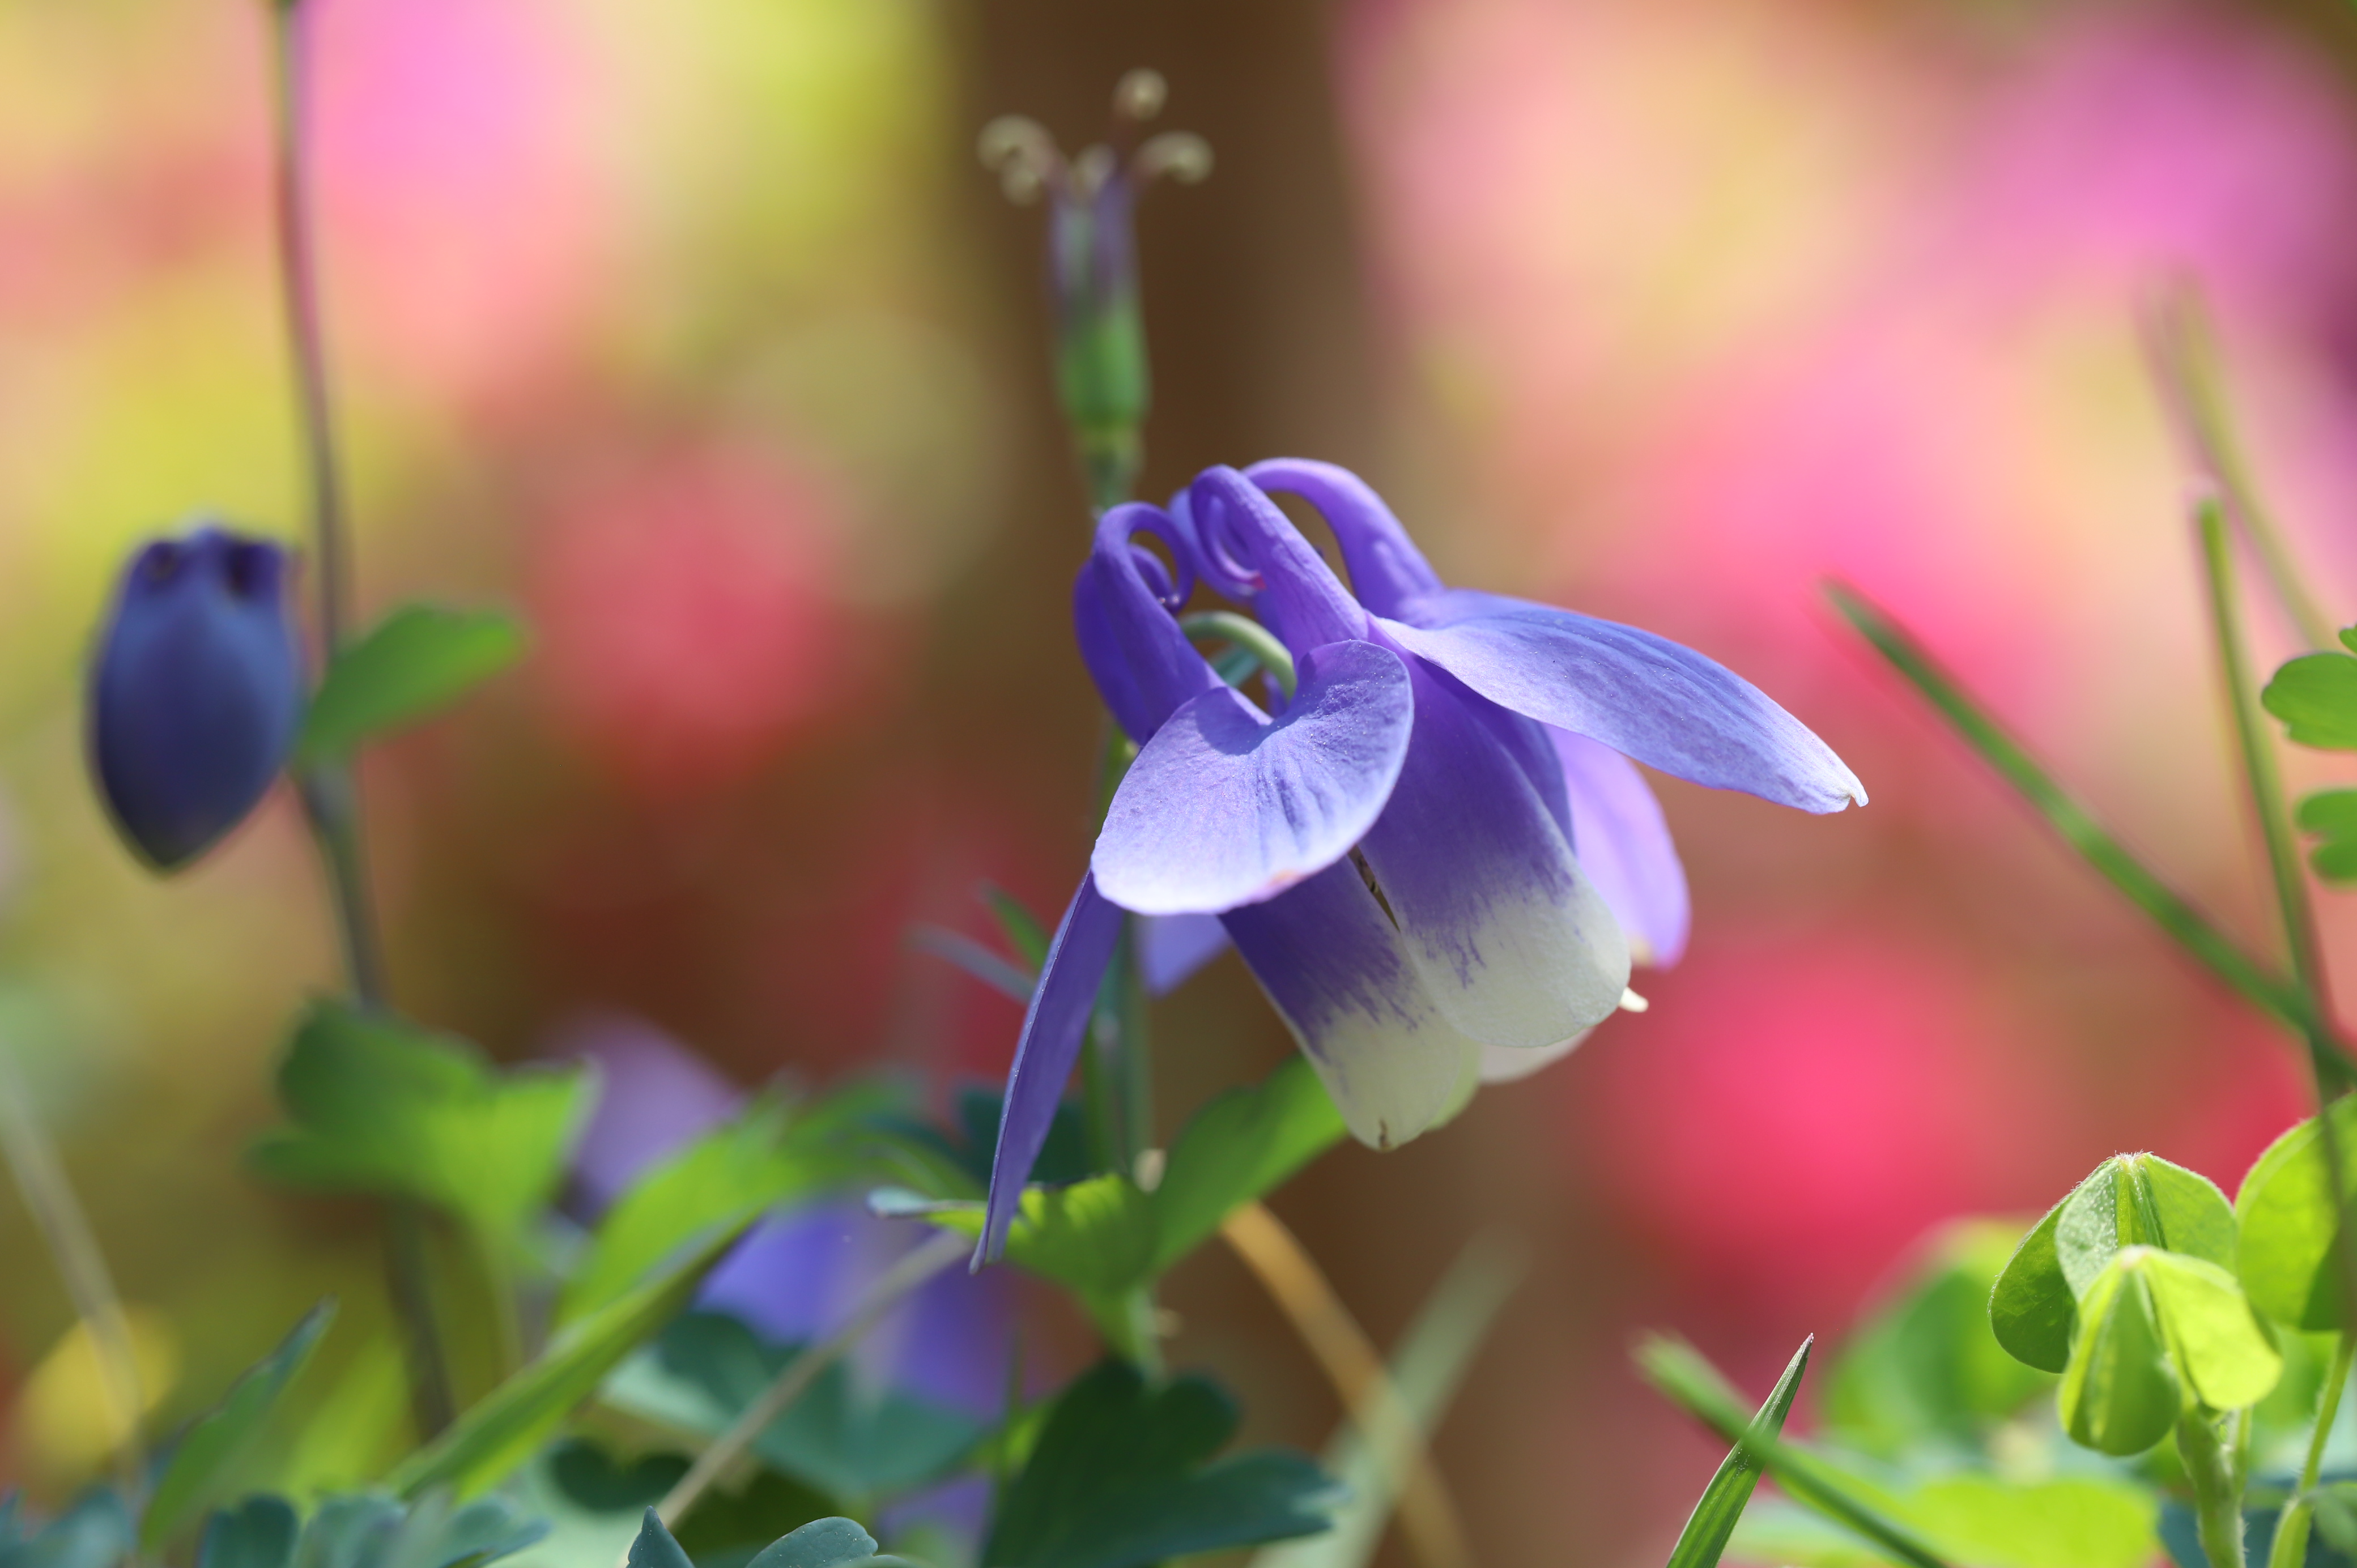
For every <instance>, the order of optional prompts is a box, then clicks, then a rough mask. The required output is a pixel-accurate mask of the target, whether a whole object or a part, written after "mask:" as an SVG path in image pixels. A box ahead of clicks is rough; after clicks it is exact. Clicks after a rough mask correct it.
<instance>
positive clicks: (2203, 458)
mask: <svg viewBox="0 0 2357 1568" xmlns="http://www.w3.org/2000/svg"><path fill="white" fill-rule="evenodd" d="M2152 341H2153V349H2154V352H2153V360H2154V363H2155V365H2156V367H2157V369H2158V372H2159V381H2160V386H2161V392H2162V395H2163V396H2164V398H2166V399H2167V401H2168V402H2169V405H2170V408H2171V411H2172V412H2173V413H2175V414H2176V417H2177V423H2178V425H2179V429H2180V431H2181V432H2182V434H2183V435H2184V437H2185V440H2186V444H2187V445H2188V446H2190V447H2191V448H2192V457H2193V462H2194V465H2195V467H2198V468H2199V469H2201V473H2202V475H2203V477H2204V478H2207V479H2209V480H2210V482H2211V483H2212V484H2213V485H2215V486H2216V487H2217V489H2218V490H2219V492H2220V493H2221V494H2222V495H2223V496H2224V497H2225V498H2226V503H2227V507H2228V509H2229V510H2231V511H2232V513H2233V519H2234V521H2235V522H2236V523H2238V524H2239V525H2240V526H2241V528H2242V531H2243V533H2244V537H2245V538H2247V539H2249V540H2250V542H2251V548H2252V549H2253V550H2254V551H2255V552H2256V553H2257V554H2258V557H2259V564H2260V566H2261V569H2262V570H2264V571H2265V573H2266V578H2267V584H2268V586H2269V587H2271V588H2272V589H2274V591H2275V596H2276V602H2277V603H2278V604H2280V605H2281V606H2282V607H2283V610H2284V614H2285V616H2286V617H2287V618H2289V620H2290V621H2291V623H2292V625H2293V627H2294V628H2297V629H2298V632H2299V635H2300V637H2301V638H2302V639H2304V640H2305V641H2306V642H2307V643H2308V645H2309V647H2311V648H2331V647H2334V646H2335V643H2334V641H2333V637H2332V628H2331V624H2330V622H2329V621H2327V620H2326V619H2325V618H2324V614H2323V612H2322V611H2321V610H2320V609H2319V608H2318V607H2317V604H2316V601H2315V600H2314V599H2312V598H2310V597H2309V594H2308V590H2307V587H2306V585H2304V584H2303V583H2302V581H2301V579H2300V574H2299V571H2298V566H2297V565H2296V564H2294V562H2293V560H2292V557H2291V552H2290V550H2289V549H2287V547H2286V546H2285V544H2284V542H2283V533H2282V531H2281V530H2279V529H2278V528H2276V522H2275V518H2274V515H2273V514H2272V513H2271V512H2270V511H2269V510H2268V509H2267V507H2266V503H2265V502H2263V501H2262V500H2261V499H2260V498H2259V491H2258V486H2257V485H2256V484H2255V482H2254V481H2253V479H2252V478H2251V469H2250V464H2249V463H2248V461H2247V460H2246V459H2245V458H2244V454H2243V446H2242V443H2241V441H2240V440H2238V439H2237V438H2236V435H2235V432H2234V422H2233V416H2232V414H2231V413H2230V412H2229V411H2228V409H2227V406H2226V395H2225V389H2224V386H2223V385H2222V380H2221V378H2220V376H2219V374H2218V357H2217V352H2216V346H2215V344H2214V343H2213V341H2212V337H2211V333H2210V323H2209V318H2208V315H2207V313H2206V312H2204V311H2203V309H2202V307H2201V295H2198V294H2196V293H2195V292H2193V291H2192V290H2191V289H2190V288H2187V289H2179V290H2178V291H2176V292H2175V293H2173V294H2172V295H2169V297H2167V298H2166V299H2164V300H2163V301H2162V303H2161V306H2160V308H2159V311H2158V317H2157V318H2156V319H2155V321H2154V326H2153V334H2152Z"/></svg>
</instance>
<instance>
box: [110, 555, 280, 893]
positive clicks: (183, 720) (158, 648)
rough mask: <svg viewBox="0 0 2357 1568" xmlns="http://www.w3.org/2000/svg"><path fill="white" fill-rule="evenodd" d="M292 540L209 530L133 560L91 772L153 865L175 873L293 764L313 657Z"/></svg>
mask: <svg viewBox="0 0 2357 1568" xmlns="http://www.w3.org/2000/svg"><path fill="white" fill-rule="evenodd" d="M287 577H288V569H287V559H286V553H285V550H283V549H282V548H281V547H279V546H278V545H276V544H274V543H272V542H269V541H267V540H262V539H252V538H247V537H245V536H243V535H240V534H235V533H231V532H227V531H226V530H224V529H221V528H219V527H215V526H211V525H207V526H204V527H201V528H199V529H197V530H195V531H194V532H190V533H188V534H186V535H184V536H183V537H180V538H178V539H158V540H154V541H152V542H149V543H147V544H145V545H144V546H143V547H142V548H141V549H140V550H139V552H138V553H136V554H135V555H134V556H133V557H132V560H131V564H130V565H129V566H128V567H126V568H125V569H124V574H123V578H122V581H121V583H120V584H119V585H118V586H117V587H116V590H115V596H114V603H113V607H112V609H111V610H110V612H109V614H108V617H107V620H106V624H105V626H104V627H103V628H102V630H101V632H100V636H99V645H98V650H97V658H96V660H95V663H94V667H93V668H92V670H91V681H90V711H89V725H90V730H89V740H90V757H91V771H92V772H93V773H94V774H95V775H96V777H97V781H98V786H99V793H100V796H101V798H102V799H103V800H104V801H105V802H106V806H107V810H108V812H109V814H110V815H112V816H113V820H114V823H115V825H116V826H117V827H118V828H120V829H121V830H122V831H123V835H124V838H125V839H127V840H128V841H129V842H130V843H131V845H132V847H133V848H134V849H135V850H136V851H137V852H138V854H139V855H140V856H141V858H142V859H144V860H145V861H146V862H147V863H148V864H150V865H153V866H155V867H156V868H157V869H158V870H162V871H172V870H177V869H178V867H180V866H182V865H187V864H188V862H189V861H191V860H194V859H195V858H196V857H197V856H198V855H199V854H202V853H204V851H205V850H206V849H208V848H210V846H211V845H212V844H213V843H215V842H216V841H217V840H219V839H220V838H221V835H222V834H224V833H226V832H229V831H230V829H231V828H233V827H235V826H236V825H237V824H238V823H239V822H242V821H244V819H245V817H246V815H247V813H248V812H250V811H253V808H254V806H255V805H256V804H257V803H258V802H259V801H260V800H261V799H262V797H263V796H264V794H265V793H266V792H267V791H268V790H269V789H270V783H271V780H272V779H274V778H276V777H277V775H278V771H279V769H280V768H284V767H285V764H286V757H287V752H288V750H289V748H290V747H291V746H293V745H294V742H295V732H296V726H297V725H298V724H299V723H300V721H301V719H302V716H303V703H304V675H303V659H302V652H301V648H300V645H299V643H298V642H297V640H296V632H295V623H294V618H293V615H292V613H291V610H290V607H289V606H288V604H287V594H286V588H287Z"/></svg>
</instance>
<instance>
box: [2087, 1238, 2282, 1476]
mask: <svg viewBox="0 0 2357 1568" xmlns="http://www.w3.org/2000/svg"><path fill="white" fill-rule="evenodd" d="M2079 1305H2080V1319H2081V1326H2080V1329H2079V1333H2078V1335H2077V1337H2076V1339H2075V1342H2074V1343H2073V1344H2072V1351H2071V1362H2070V1365H2069V1367H2068V1368H2066V1369H2064V1371H2063V1374H2062V1387H2061V1411H2062V1424H2063V1429H2064V1430H2065V1431H2067V1432H2069V1433H2070V1434H2071V1436H2072V1440H2073V1441H2075V1442H2077V1443H2080V1444H2083V1445H2084V1446H2086V1447H2089V1448H2093V1449H2094V1450H2096V1451H2097V1452H2099V1453H2104V1454H2116V1455H2135V1454H2141V1453H2143V1452H2144V1451H2145V1450H2146V1449H2147V1448H2150V1447H2152V1446H2153V1445H2154V1444H2158V1442H2159V1441H2160V1440H2161V1439H2162V1438H2164V1437H2166V1436H2168V1435H2169V1431H2170V1429H2171V1428H2172V1427H2174V1426H2175V1425H2176V1423H2177V1418H2178V1416H2179V1414H2180V1413H2183V1412H2185V1411H2186V1410H2187V1409H2188V1407H2189V1406H2191V1405H2201V1406H2207V1407H2208V1408H2210V1409H2212V1410H2239V1409H2242V1408H2244V1406H2247V1405H2253V1404H2256V1403H2257V1402H2259V1401H2260V1400H2261V1399H2262V1398H2264V1397H2265V1396H2266V1392H2267V1391H2268V1390H2270V1389H2272V1388H2273V1387H2275V1384H2276V1379H2277V1378H2278V1377H2280V1376H2281V1375H2282V1371H2283V1360H2282V1357H2281V1356H2280V1355H2279V1354H2278V1353H2277V1352H2276V1348H2275V1343H2274V1340H2273V1338H2272V1337H2270V1336H2269V1334H2268V1333H2267V1330H2266V1326H2265V1325H2264V1324H2263V1323H2261V1322H2260V1320H2259V1318H2258V1316H2257V1315H2256V1314H2255V1312H2254V1311H2253V1310H2252V1307H2251V1305H2250V1303H2249V1301H2248V1300H2247V1299H2246V1298H2245V1297H2244V1294H2243V1293H2242V1289H2241V1287H2240V1286H2239V1285H2237V1284H2236V1283H2235V1281H2234V1277H2233V1275H2232V1274H2229V1273H2226V1271H2225V1270H2223V1269H2222V1268H2220V1267H2218V1266H2217V1265H2216V1264H2215V1263H2212V1262H2206V1261H2204V1260H2202V1259H2199V1258H2190V1257H2187V1256H2184V1255H2182V1254H2179V1253H2173V1252H2165V1251H2158V1249H2153V1248H2146V1247H2132V1248H2129V1249H2127V1250H2126V1251H2122V1252H2120V1253H2119V1254H2118V1255H2117V1256H2116V1257H2115V1258H2114V1259H2113V1261H2112V1262H2111V1263H2110V1264H2108V1265H2107V1266H2106V1267H2105V1269H2104V1272H2103V1273H2102V1274H2100V1275H2098V1276H2097V1278H2096V1279H2095V1281H2094V1283H2093V1285H2091V1286H2090V1287H2089V1289H2088V1291H2087V1293H2086V1294H2085V1295H2084V1296H2083V1298H2082V1299H2081V1301H2080V1304H2079Z"/></svg>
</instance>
